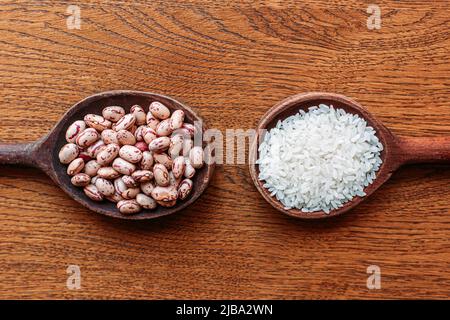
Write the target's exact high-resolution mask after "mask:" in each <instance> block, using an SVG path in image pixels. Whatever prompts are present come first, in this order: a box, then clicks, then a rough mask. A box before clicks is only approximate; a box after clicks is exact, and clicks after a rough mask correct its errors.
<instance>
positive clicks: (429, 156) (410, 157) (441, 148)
mask: <svg viewBox="0 0 450 320" xmlns="http://www.w3.org/2000/svg"><path fill="white" fill-rule="evenodd" d="M399 140H400V148H401V150H402V156H403V159H402V160H403V163H419V162H441V163H450V137H420V138H416V137H407V138H406V137H402V138H400V139H399Z"/></svg>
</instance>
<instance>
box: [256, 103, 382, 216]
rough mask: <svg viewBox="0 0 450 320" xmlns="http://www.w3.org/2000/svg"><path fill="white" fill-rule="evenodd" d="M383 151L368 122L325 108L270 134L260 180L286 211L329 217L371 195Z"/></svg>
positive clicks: (301, 114) (290, 120)
mask: <svg viewBox="0 0 450 320" xmlns="http://www.w3.org/2000/svg"><path fill="white" fill-rule="evenodd" d="M382 150H383V146H382V144H381V142H380V141H379V140H378V138H377V136H376V134H375V130H374V129H373V128H372V127H370V126H368V125H367V122H366V121H365V120H364V119H362V118H360V117H359V116H358V115H356V114H350V113H346V112H345V111H344V110H342V109H337V110H336V109H334V108H333V106H327V105H325V104H320V105H319V107H317V106H314V107H310V108H309V111H308V112H305V111H303V110H300V112H299V113H298V114H296V115H294V116H291V117H289V118H286V119H285V120H283V121H279V122H278V124H277V126H276V127H275V128H273V129H271V130H270V131H268V132H266V135H265V137H264V140H263V142H262V143H261V145H260V146H259V159H258V160H257V164H259V171H260V173H259V179H260V180H263V181H264V182H265V183H264V187H265V188H267V189H268V190H269V191H270V192H271V194H272V196H275V197H276V198H277V199H278V200H279V201H280V202H281V203H282V204H283V205H284V206H285V207H286V209H291V208H297V209H301V210H302V211H303V212H314V211H320V210H323V211H324V212H326V213H329V212H330V211H331V210H333V209H337V208H339V207H342V206H343V205H344V203H346V202H347V201H349V200H351V199H352V198H353V197H355V196H359V197H363V196H365V195H366V194H365V192H364V188H365V187H367V186H368V185H369V184H371V183H372V182H373V180H374V179H375V173H376V172H377V171H378V169H379V168H380V166H381V163H382V161H381V158H380V153H381V151H382Z"/></svg>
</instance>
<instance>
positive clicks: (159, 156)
mask: <svg viewBox="0 0 450 320" xmlns="http://www.w3.org/2000/svg"><path fill="white" fill-rule="evenodd" d="M153 159H154V160H155V162H156V163H160V164H162V165H163V166H164V167H166V169H167V170H171V169H172V164H173V160H172V158H171V157H169V156H168V155H167V153H155V154H153Z"/></svg>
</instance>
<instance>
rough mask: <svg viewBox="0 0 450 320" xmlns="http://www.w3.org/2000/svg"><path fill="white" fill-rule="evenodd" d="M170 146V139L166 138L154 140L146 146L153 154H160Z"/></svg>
mask: <svg viewBox="0 0 450 320" xmlns="http://www.w3.org/2000/svg"><path fill="white" fill-rule="evenodd" d="M169 145H170V139H169V138H168V137H160V138H156V139H155V140H153V141H152V142H150V144H149V145H148V149H149V150H150V151H154V152H162V151H164V150H167V148H169Z"/></svg>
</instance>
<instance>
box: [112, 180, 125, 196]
mask: <svg viewBox="0 0 450 320" xmlns="http://www.w3.org/2000/svg"><path fill="white" fill-rule="evenodd" d="M114 189H116V192H117V193H119V194H122V192H124V191H125V190H127V189H128V187H127V186H126V184H125V182H124V181H123V179H122V178H117V179H114Z"/></svg>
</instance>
